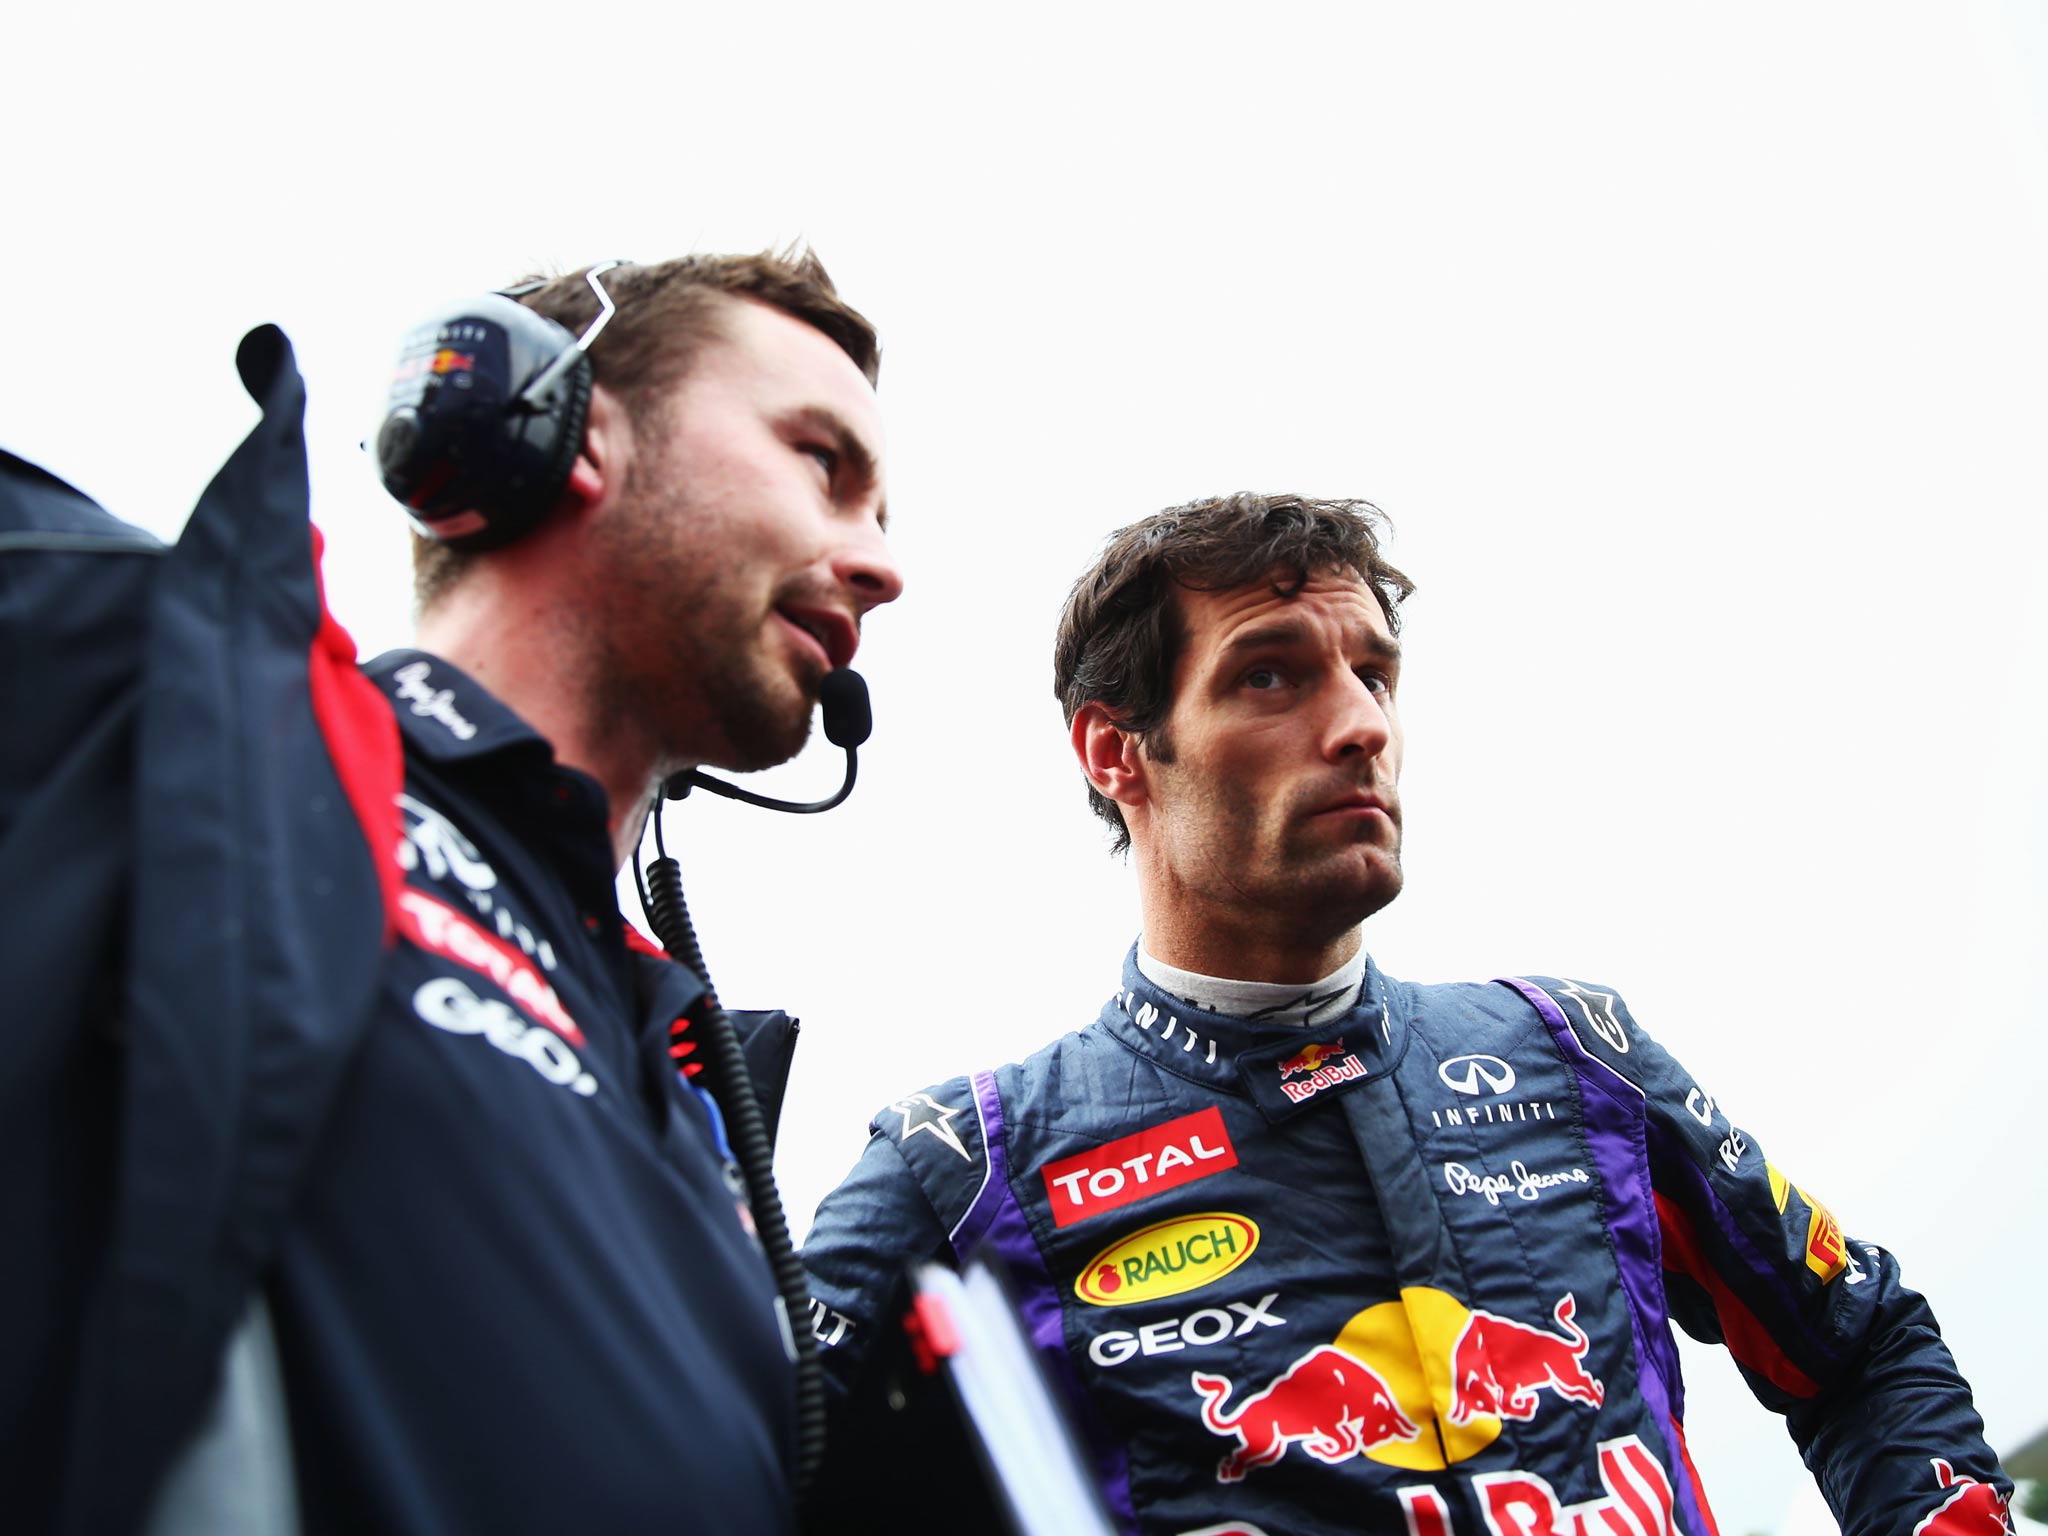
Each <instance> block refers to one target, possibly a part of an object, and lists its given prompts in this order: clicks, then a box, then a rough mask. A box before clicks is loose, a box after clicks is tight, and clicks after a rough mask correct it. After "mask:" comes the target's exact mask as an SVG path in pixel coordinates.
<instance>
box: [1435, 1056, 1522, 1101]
mask: <svg viewBox="0 0 2048 1536" xmlns="http://www.w3.org/2000/svg"><path fill="white" fill-rule="evenodd" d="M1436 1075H1437V1076H1438V1077H1440V1078H1442V1079H1443V1080H1444V1086H1445V1087H1446V1088H1449V1089H1451V1090H1452V1091H1453V1092H1456V1093H1464V1094H1472V1095H1477V1094H1478V1093H1480V1092H1482V1091H1484V1092H1487V1093H1495V1094H1500V1093H1506V1092H1507V1091H1508V1090H1509V1089H1510V1088H1512V1087H1514V1086H1515V1069H1514V1068H1513V1067H1511V1066H1509V1065H1508V1064H1507V1063H1506V1062H1504V1061H1502V1060H1501V1059H1500V1058H1499V1057H1498V1056H1453V1057H1452V1058H1451V1059H1450V1060H1449V1061H1447V1062H1445V1063H1444V1064H1443V1065H1442V1066H1440V1067H1438V1068H1437V1069H1436ZM1481 1083H1484V1084H1485V1085H1486V1087H1485V1089H1484V1090H1482V1089H1481V1088H1480V1086H1479V1085H1480V1084H1481Z"/></svg>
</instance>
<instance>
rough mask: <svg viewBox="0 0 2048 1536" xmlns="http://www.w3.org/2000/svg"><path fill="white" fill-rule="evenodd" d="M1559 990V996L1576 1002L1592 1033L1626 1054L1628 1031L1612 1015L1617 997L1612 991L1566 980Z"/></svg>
mask: <svg viewBox="0 0 2048 1536" xmlns="http://www.w3.org/2000/svg"><path fill="white" fill-rule="evenodd" d="M1559 991H1560V995H1561V996H1564V997H1568V998H1570V999H1571V1000H1572V1001H1573V1002H1574V1003H1576V1004H1578V1008H1579V1012H1580V1013H1581V1014H1583V1015H1584V1016H1585V1020H1586V1023H1587V1025H1588V1026H1589V1027H1590V1028H1591V1029H1592V1031H1593V1033H1594V1034H1596V1035H1598V1036H1599V1037H1600V1038H1601V1039H1602V1040H1605V1041H1606V1042H1607V1043H1608V1044H1609V1045H1611V1046H1613V1047H1614V1048H1615V1050H1617V1051H1619V1052H1620V1053H1621V1054H1622V1055H1624V1056H1626V1055H1627V1054H1628V1031H1627V1030H1625V1029H1623V1028H1622V1027H1621V1020H1620V1019H1618V1018H1616V1017H1615V1016H1614V1005H1615V1003H1616V1002H1618V1001H1619V999H1618V998H1616V997H1615V995H1614V994H1613V993H1612V992H1601V991H1598V990H1596V989H1595V988H1592V987H1582V986H1580V985H1579V984H1578V983H1577V982H1576V981H1568V982H1566V983H1565V984H1564V986H1563V987H1562V988H1560V989H1559Z"/></svg>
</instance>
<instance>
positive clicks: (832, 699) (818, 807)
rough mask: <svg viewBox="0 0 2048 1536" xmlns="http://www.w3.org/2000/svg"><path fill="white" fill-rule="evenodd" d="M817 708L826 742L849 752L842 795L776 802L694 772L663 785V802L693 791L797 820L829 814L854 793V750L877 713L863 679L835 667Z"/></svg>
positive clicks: (827, 676) (690, 770)
mask: <svg viewBox="0 0 2048 1536" xmlns="http://www.w3.org/2000/svg"><path fill="white" fill-rule="evenodd" d="M818 705H819V707H820V708H821V709H823V710H824V712H825V739H826V740H827V741H829V742H831V743H832V745H833V746H835V747H844V748H846V782H845V783H844V784H841V785H840V786H839V792H838V793H837V794H835V795H832V796H831V797H829V798H828V799H824V800H812V801H809V802H807V803H805V802H799V801H795V800H776V799H774V798H772V797H770V796H768V795H757V794H755V793H754V792H753V791H752V790H750V789H741V788H740V787H739V785H737V784H728V783H727V782H726V781H725V780H723V779H714V778H712V777H711V775H710V774H708V773H702V772H699V771H698V770H697V769H695V768H688V769H685V770H684V771H683V772H681V773H678V774H675V775H673V776H671V777H670V779H669V780H668V782H667V783H665V784H664V785H662V787H661V792H662V795H663V797H664V798H666V799H669V800H680V799H682V798H683V797H684V796H686V795H688V794H689V792H690V791H691V790H693V789H708V790H710V791H711V793H712V794H714V795H723V796H724V797H725V798H726V799H728V800H738V801H740V802H742V803H743V804H746V805H758V806H760V807H761V808H762V809H763V810H769V811H788V812H789V813H790V814H792V815H795V816H809V815H812V814H813V813H815V812H818V811H829V810H831V809H832V807H833V806H835V805H838V804H839V803H840V802H841V801H842V800H844V799H845V798H846V797H847V796H848V795H850V794H852V793H853V779H854V775H855V774H856V773H857V772H858V771H859V767H860V765H859V763H858V762H856V761H855V759H854V749H855V748H856V747H858V746H860V744H861V743H862V742H864V741H866V740H867V739H868V737H869V736H870V735H872V734H873V733H874V729H875V717H874V712H873V711H872V710H871V709H870V708H869V707H868V685H867V683H866V681H865V680H864V679H863V678H862V677H861V675H860V674H859V673H858V672H856V671H854V670H853V669H852V668H850V667H835V668H834V669H833V670H832V671H830V672H827V673H826V674H825V680H824V681H823V682H821V683H820V684H819V685H818Z"/></svg>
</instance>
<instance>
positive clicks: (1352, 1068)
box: [1277, 1039, 1366, 1104]
mask: <svg viewBox="0 0 2048 1536" xmlns="http://www.w3.org/2000/svg"><path fill="white" fill-rule="evenodd" d="M1277 1065H1278V1066H1279V1069H1280V1091H1281V1092H1282V1093H1284V1094H1286V1095H1287V1097H1288V1100H1289V1102H1291V1103H1295V1104H1306V1103H1307V1102H1308V1101H1309V1100H1310V1099H1312V1098H1314V1097H1315V1096H1316V1095H1317V1094H1319V1093H1321V1092H1322V1091H1323V1090H1324V1089H1326V1088H1335V1087H1337V1086H1338V1085H1339V1084H1340V1083H1355V1082H1358V1081H1360V1080H1361V1079H1362V1078H1364V1076H1365V1075H1366V1073H1365V1063H1364V1062H1362V1061H1360V1060H1359V1059H1358V1058H1357V1057H1356V1056H1354V1055H1352V1054H1351V1053H1350V1052H1349V1051H1347V1050H1345V1049H1344V1042H1343V1041H1342V1040H1341V1039H1339V1040H1331V1041H1329V1042H1327V1043H1325V1044H1322V1045H1306V1046H1303V1047H1302V1048H1301V1049H1300V1050H1299V1051H1296V1052H1295V1053H1294V1054H1293V1055H1292V1056H1288V1057H1284V1058H1282V1060H1281V1061H1279V1062H1278V1063H1277ZM1297 1077H1298V1078H1299V1079H1300V1080H1299V1081H1295V1080H1294V1079H1296V1078H1297Z"/></svg>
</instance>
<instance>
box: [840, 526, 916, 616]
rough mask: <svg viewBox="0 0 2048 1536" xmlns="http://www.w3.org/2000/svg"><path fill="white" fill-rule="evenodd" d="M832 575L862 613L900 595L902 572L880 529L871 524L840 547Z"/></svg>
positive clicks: (890, 601) (894, 599)
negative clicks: (857, 604)
mask: <svg viewBox="0 0 2048 1536" xmlns="http://www.w3.org/2000/svg"><path fill="white" fill-rule="evenodd" d="M832 574H833V575H834V576H835V577H837V578H838V581H839V584H840V585H841V586H843V587H845V588H846V589H847V591H849V592H851V593H853V595H854V600H855V601H856V602H857V603H859V605H860V611H861V612H862V613H866V612H867V611H868V610H869V609H871V608H879V607H881V606H882V604H884V603H893V602H895V601H896V599H897V598H899V597H901V596H902V595H903V572H902V571H900V570H899V569H897V566H896V560H895V557H894V556H893V555H891V554H890V553H889V544H888V541H887V540H886V539H885V538H883V536H882V530H881V529H880V528H879V527H877V526H876V525H875V524H873V523H866V524H863V525H862V527H861V529H860V531H858V532H857V533H855V534H853V535H852V536H851V537H849V538H848V539H847V541H846V542H845V543H844V544H842V545H840V547H839V550H838V552H837V554H835V555H834V557H833V560H832Z"/></svg>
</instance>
